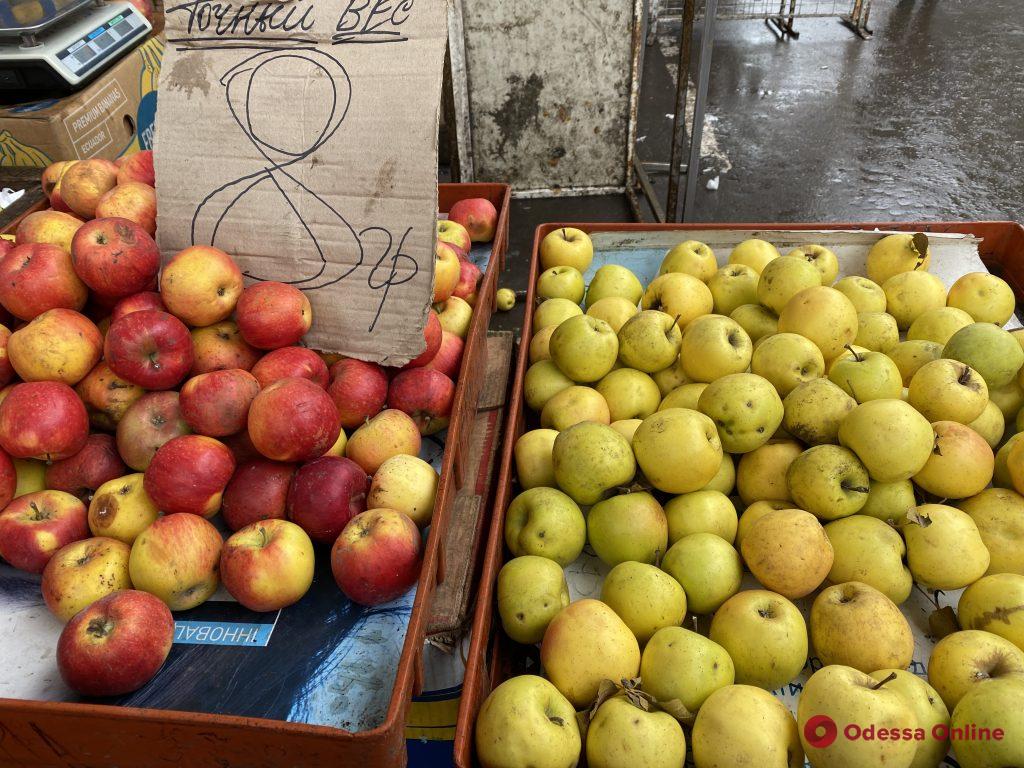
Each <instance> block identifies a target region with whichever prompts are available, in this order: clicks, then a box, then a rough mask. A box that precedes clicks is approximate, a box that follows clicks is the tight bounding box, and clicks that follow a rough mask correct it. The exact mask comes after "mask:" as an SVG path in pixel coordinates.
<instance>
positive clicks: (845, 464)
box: [786, 445, 870, 520]
mask: <svg viewBox="0 0 1024 768" xmlns="http://www.w3.org/2000/svg"><path fill="white" fill-rule="evenodd" d="M786 482H787V483H788V484H789V492H790V494H791V495H792V497H793V502H794V506H796V507H798V508H799V509H803V510H806V511H807V512H810V513H811V514H812V515H816V516H817V517H819V518H821V519H823V520H838V519H839V518H841V517H848V516H849V515H852V514H855V513H857V512H858V511H860V509H861V507H863V506H864V504H865V503H866V502H867V500H868V486H869V483H870V480H869V478H868V471H867V469H865V468H864V465H863V464H862V463H861V462H860V460H859V459H858V458H857V456H856V454H854V453H853V451H850V450H847V449H846V448H841V447H840V446H838V445H816V446H814V447H812V448H808V449H807V450H806V451H804V452H803V453H801V454H800V455H799V456H797V457H796V458H795V459H793V462H792V463H791V464H790V465H789V470H788V471H787V472H786Z"/></svg>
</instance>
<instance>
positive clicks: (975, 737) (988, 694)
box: [950, 677, 1024, 768]
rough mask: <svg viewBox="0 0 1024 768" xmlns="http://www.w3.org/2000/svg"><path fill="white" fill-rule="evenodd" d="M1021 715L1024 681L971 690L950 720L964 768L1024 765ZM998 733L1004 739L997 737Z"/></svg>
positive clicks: (1023, 718)
mask: <svg viewBox="0 0 1024 768" xmlns="http://www.w3.org/2000/svg"><path fill="white" fill-rule="evenodd" d="M1022 712H1024V678H1020V677H1013V678H1004V679H1000V680H994V681H993V682H992V683H991V685H989V684H986V685H983V686H982V685H979V686H977V687H975V688H972V689H971V690H970V691H968V692H967V693H966V694H965V695H964V697H963V698H962V699H961V700H960V703H959V704H958V705H957V707H956V709H955V710H953V717H952V720H951V721H950V740H951V742H952V744H953V752H954V754H956V759H957V763H958V764H959V765H960V766H961V768H989V767H990V766H1004V765H1024V715H1022ZM997 732H998V733H999V735H1000V737H1001V738H998V739H997V738H995V735H996V733H997ZM986 737H987V738H986Z"/></svg>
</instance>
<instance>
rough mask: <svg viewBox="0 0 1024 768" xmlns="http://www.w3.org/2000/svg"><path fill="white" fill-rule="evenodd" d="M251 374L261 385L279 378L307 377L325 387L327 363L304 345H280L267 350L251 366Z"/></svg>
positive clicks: (268, 383)
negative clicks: (277, 347)
mask: <svg viewBox="0 0 1024 768" xmlns="http://www.w3.org/2000/svg"><path fill="white" fill-rule="evenodd" d="M252 375H253V376H255V377H256V380H257V381H258V382H259V383H260V386H261V387H268V386H270V385H271V384H273V383H274V382H275V381H280V380H281V379H293V378H294V379H309V380H310V381H312V382H313V383H314V384H316V385H317V386H319V387H323V388H324V389H327V381H328V374H327V363H325V362H324V361H323V358H322V357H320V355H318V354H317V353H316V352H314V351H313V350H311V349H306V348H305V347H281V349H275V350H274V351H273V352H268V353H267V354H266V355H264V356H263V357H262V358H261V359H260V361H259V362H258V363H256V364H255V365H254V366H253V367H252Z"/></svg>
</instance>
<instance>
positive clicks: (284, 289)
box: [235, 281, 313, 349]
mask: <svg viewBox="0 0 1024 768" xmlns="http://www.w3.org/2000/svg"><path fill="white" fill-rule="evenodd" d="M235 321H236V322H237V323H238V330H239V331H240V332H241V334H242V338H243V339H245V340H246V342H248V343H249V344H250V345H252V346H254V347H256V348H257V349H280V348H281V347H288V346H291V345H292V344H295V343H296V342H297V341H298V340H299V339H301V338H302V337H303V336H304V335H305V333H306V331H308V330H309V327H310V325H312V323H313V309H312V307H310V305H309V299H307V298H306V295H305V294H304V293H303V292H302V291H300V290H299V289H298V288H296V287H295V286H293V285H287V284H285V283H276V282H273V281H266V282H262V283H256V284H255V285H252V286H250V287H248V288H246V289H245V290H244V291H243V292H242V295H241V297H240V298H239V299H238V306H237V307H236V308H235Z"/></svg>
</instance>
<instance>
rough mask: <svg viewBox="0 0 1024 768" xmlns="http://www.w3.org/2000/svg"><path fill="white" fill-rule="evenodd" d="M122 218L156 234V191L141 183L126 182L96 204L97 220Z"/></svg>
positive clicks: (151, 233)
mask: <svg viewBox="0 0 1024 768" xmlns="http://www.w3.org/2000/svg"><path fill="white" fill-rule="evenodd" d="M115 217H117V218H122V219H127V220H129V221H132V222H134V223H136V224H138V225H139V226H140V227H142V229H144V230H145V231H146V232H148V233H149V234H150V235H155V234H156V190H155V189H153V187H151V186H150V185H149V184H143V183H142V182H141V181H126V182H124V183H123V184H118V185H117V186H116V187H114V188H113V189H112V190H110V191H109V192H107V194H105V195H104V196H103V197H101V198H100V201H99V202H98V203H97V204H96V218H97V219H107V218H115Z"/></svg>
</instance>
